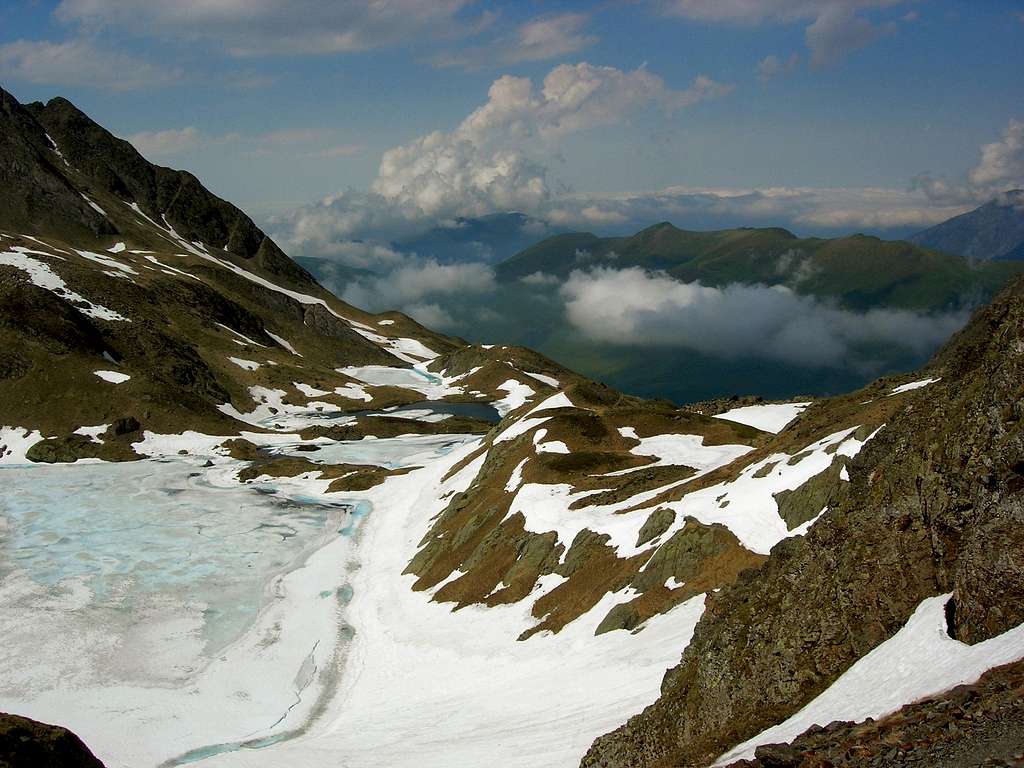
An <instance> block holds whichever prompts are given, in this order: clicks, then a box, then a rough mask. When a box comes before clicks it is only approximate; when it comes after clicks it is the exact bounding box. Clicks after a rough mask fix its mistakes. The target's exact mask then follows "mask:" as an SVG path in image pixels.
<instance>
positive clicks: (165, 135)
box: [128, 125, 200, 157]
mask: <svg viewBox="0 0 1024 768" xmlns="http://www.w3.org/2000/svg"><path fill="white" fill-rule="evenodd" d="M128 141H129V143H131V145H132V146H134V147H135V148H136V149H137V150H139V152H140V153H141V154H143V155H145V156H147V157H159V156H162V155H174V154H177V153H178V152H183V151H185V150H189V149H194V148H195V147H196V146H198V144H199V141H200V136H199V131H198V130H197V129H196V128H195V127H194V126H191V125H189V126H186V127H184V128H168V129H166V130H163V131H142V132H141V133H135V134H132V135H131V136H129V137H128Z"/></svg>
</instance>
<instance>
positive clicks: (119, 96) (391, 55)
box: [0, 0, 1024, 261]
mask: <svg viewBox="0 0 1024 768" xmlns="http://www.w3.org/2000/svg"><path fill="white" fill-rule="evenodd" d="M1022 43H1024V0H1005V1H1003V0H607V1H605V2H589V3H588V2H558V1H556V0H552V1H550V2H542V1H541V0H519V1H518V2H472V0H430V1H429V2H428V1H427V0H377V1H376V2H344V1H341V0H339V1H336V2H331V1H329V0H292V2H285V0H180V1H178V2H174V3H154V2H150V1H149V0H60V2H43V1H42V0H40V1H38V2H32V1H28V0H26V1H24V2H18V1H14V2H12V1H11V0H6V2H4V3H3V4H0V84H2V85H3V87H5V88H7V89H8V90H10V91H11V92H13V93H14V95H15V96H16V97H18V98H19V99H20V100H22V101H31V100H46V99H48V98H51V97H53V96H55V95H63V96H66V97H68V98H70V99H71V100H72V101H73V102H75V103H76V104H77V105H79V106H80V107H81V108H82V109H83V110H84V111H86V112H87V113H88V114H89V115H90V116H92V117H93V118H94V119H96V120H97V121H98V122H100V123H101V124H103V125H104V126H106V127H107V128H109V129H110V130H112V131H113V132H114V133H116V134H117V135H119V136H122V137H125V138H127V139H129V140H130V141H132V142H133V143H134V144H135V145H136V147H138V148H139V149H140V150H141V151H142V152H143V154H145V155H146V156H147V157H148V158H150V159H151V160H153V161H155V162H159V163H161V164H165V165H171V166H174V167H180V168H185V169H188V170H190V171H192V172H194V173H195V174H196V175H197V176H199V178H200V179H201V180H202V181H203V182H204V183H206V185H207V186H209V187H210V188H211V189H212V190H213V191H215V192H216V193H218V194H220V195H222V196H224V197H226V198H228V199H229V200H231V201H233V202H235V203H236V204H238V205H240V206H241V207H242V208H243V209H245V210H246V211H248V212H249V213H250V214H251V215H252V216H253V217H254V218H255V219H256V220H257V221H258V222H260V223H263V224H264V225H266V226H268V227H270V228H271V229H272V231H273V232H274V234H275V235H276V236H277V237H279V238H280V239H281V240H283V241H284V244H285V245H286V246H290V248H289V250H290V252H292V253H293V254H302V253H304V254H312V255H317V254H319V255H327V256H334V257H338V258H341V259H342V260H344V259H345V258H347V256H346V255H345V254H346V253H348V252H350V251H352V248H353V246H352V243H367V242H379V243H387V242H389V241H391V240H393V239H395V238H398V237H403V236H407V235H409V234H413V233H415V232H417V231H422V230H424V229H425V228H429V227H430V226H435V225H437V224H438V223H442V224H443V223H445V222H450V221H452V220H453V219H455V218H456V217H459V216H478V215H481V214H486V213H491V212H496V211H506V210H518V211H523V212H525V213H528V214H530V215H532V216H536V217H538V218H540V219H543V220H544V221H547V222H550V223H551V224H552V225H554V226H557V227H559V228H565V229H589V230H592V231H597V232H599V233H602V234H610V233H621V232H627V231H631V230H633V229H635V228H638V227H639V226H640V225H643V224H646V223H652V222H655V221H660V220H663V219H669V220H672V221H675V222H677V223H679V224H680V225H682V226H690V227H693V228H701V227H711V226H738V225H763V224H779V225H782V226H788V227H790V228H791V229H793V230H794V231H796V232H797V233H799V234H840V233H846V232H854V231H864V232H869V233H878V234H907V233H909V232H912V231H915V230H917V229H920V228H923V227H925V226H928V225H930V224H933V223H936V222H938V221H941V220H943V219H945V218H947V217H948V216H949V215H952V214H955V213H958V212H960V211H963V210H967V209H968V208H970V207H972V206H973V205H976V204H977V203H978V202H979V201H982V200H984V199H986V198H987V197H989V196H991V194H992V193H993V192H995V191H999V190H1001V189H1003V188H1010V187H1013V186H1017V185H1019V184H1022V183H1024V148H1022V147H1024V122H1022V121H1024V79H1022V78H1021V77H1020V73H1021V72H1024V45H1022ZM339 254H340V256H339ZM363 261H365V258H363Z"/></svg>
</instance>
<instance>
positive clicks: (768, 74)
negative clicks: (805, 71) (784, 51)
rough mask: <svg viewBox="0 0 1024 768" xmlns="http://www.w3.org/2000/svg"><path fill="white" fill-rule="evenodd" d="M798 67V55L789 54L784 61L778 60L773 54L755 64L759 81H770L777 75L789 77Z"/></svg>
mask: <svg viewBox="0 0 1024 768" xmlns="http://www.w3.org/2000/svg"><path fill="white" fill-rule="evenodd" d="M799 66H800V54H799V53H794V54H791V55H790V56H789V57H788V58H786V59H785V60H783V59H780V58H779V57H778V56H775V55H774V54H773V55H771V56H765V57H764V58H763V59H761V61H759V62H758V63H757V67H756V71H757V76H758V77H759V78H760V79H761V80H771V79H772V78H773V77H777V76H779V75H790V74H792V73H793V72H795V71H796V69H797V67H799Z"/></svg>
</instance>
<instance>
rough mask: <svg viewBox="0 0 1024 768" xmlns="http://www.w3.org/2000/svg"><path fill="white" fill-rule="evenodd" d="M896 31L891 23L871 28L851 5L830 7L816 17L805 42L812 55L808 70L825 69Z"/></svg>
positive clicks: (839, 4)
mask: <svg viewBox="0 0 1024 768" xmlns="http://www.w3.org/2000/svg"><path fill="white" fill-rule="evenodd" d="M895 31H896V25H895V23H893V22H889V23H886V24H877V25H876V24H872V23H871V22H870V21H868V20H867V19H865V18H864V17H863V16H858V15H857V13H856V12H855V6H852V4H841V3H833V4H831V5H829V6H827V7H825V8H823V9H822V10H821V11H820V12H819V13H818V15H817V17H816V18H815V20H814V23H813V24H811V25H810V26H809V27H807V29H806V30H805V31H804V38H805V40H806V41H807V47H808V49H810V51H811V66H814V67H824V66H828V65H829V64H834V63H835V62H837V61H839V60H840V59H842V58H844V57H845V56H847V55H848V54H850V53H853V51H856V50H859V49H861V48H864V47H865V46H867V45H870V44H871V43H873V42H875V41H876V40H878V39H879V38H880V37H883V36H885V35H890V34H892V33H894V32H895Z"/></svg>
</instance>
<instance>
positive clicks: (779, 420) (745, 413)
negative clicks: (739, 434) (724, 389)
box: [715, 401, 811, 434]
mask: <svg viewBox="0 0 1024 768" xmlns="http://www.w3.org/2000/svg"><path fill="white" fill-rule="evenodd" d="M810 404H811V403H810V402H809V401H808V402H806V403H765V404H764V405H748V406H744V407H743V408H733V409H732V410H731V411H726V412H725V413H719V414H716V415H715V418H716V419H725V420H726V421H735V422H736V423H737V424H746V425H747V426H748V427H754V428H756V429H760V430H763V431H765V432H771V433H773V434H778V433H779V432H781V431H782V430H783V429H785V428H786V425H787V424H789V422H791V421H792V420H793V419H795V418H796V417H797V416H799V415H800V414H801V413H802V412H803V410H804V409H805V408H807V406H809V405H810Z"/></svg>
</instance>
